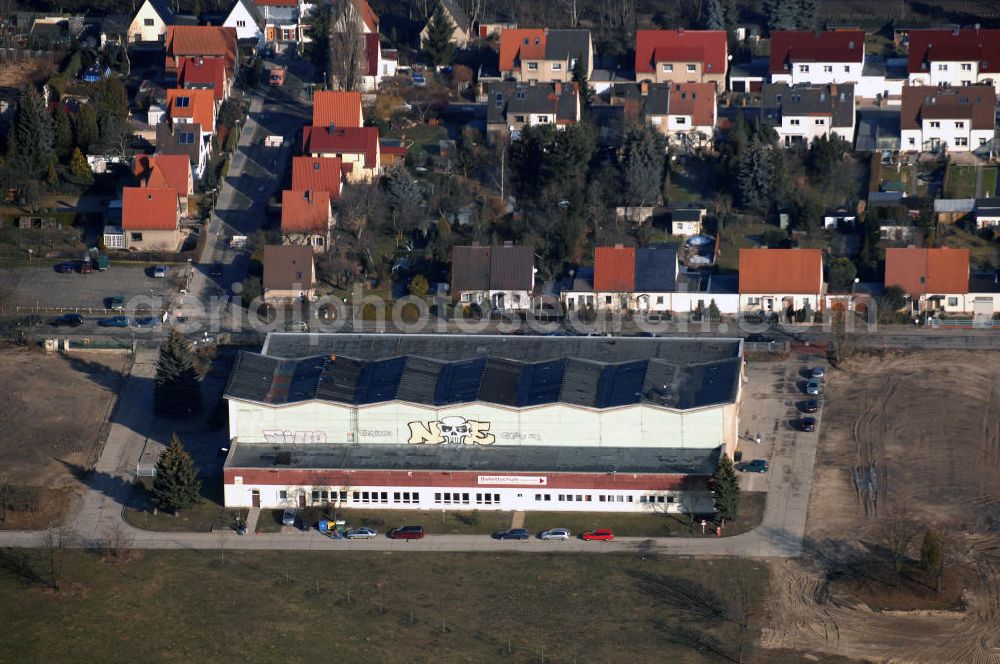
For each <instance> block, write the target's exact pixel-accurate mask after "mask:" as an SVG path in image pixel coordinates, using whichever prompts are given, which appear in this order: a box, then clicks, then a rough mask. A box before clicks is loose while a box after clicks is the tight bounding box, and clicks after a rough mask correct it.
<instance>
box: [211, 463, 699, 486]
mask: <svg viewBox="0 0 1000 664" xmlns="http://www.w3.org/2000/svg"><path fill="white" fill-rule="evenodd" d="M223 475H224V478H225V483H226V484H236V477H240V478H242V480H241V483H242V484H244V485H253V486H346V487H362V486H364V487H382V486H384V487H470V488H475V487H478V488H524V489H531V488H536V489H538V488H544V489H605V490H609V491H610V490H620V491H627V490H643V491H697V490H704V489H706V488H707V487H708V478H707V477H705V476H695V475H677V474H665V473H664V474H656V473H636V474H633V473H617V474H611V473H529V472H521V473H496V472H494V473H488V472H485V471H484V472H468V471H462V472H447V471H420V470H413V471H406V470H319V469H278V468H226V469H225V470H224V471H223ZM481 475H490V476H493V477H496V476H501V477H502V476H505V475H518V476H525V475H527V476H530V477H544V478H545V479H546V483H545V484H479V482H478V478H479V476H481Z"/></svg>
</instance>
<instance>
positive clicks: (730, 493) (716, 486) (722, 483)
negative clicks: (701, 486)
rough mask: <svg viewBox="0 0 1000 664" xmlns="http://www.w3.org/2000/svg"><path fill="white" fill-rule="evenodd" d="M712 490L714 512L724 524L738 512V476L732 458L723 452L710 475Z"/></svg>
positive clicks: (737, 514)
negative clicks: (713, 472)
mask: <svg viewBox="0 0 1000 664" xmlns="http://www.w3.org/2000/svg"><path fill="white" fill-rule="evenodd" d="M712 484H713V486H712V491H713V492H714V494H715V514H716V516H717V517H718V518H719V519H720V520H721V523H722V524H723V525H724V524H725V523H726V521H732V520H733V519H735V518H736V517H737V516H739V513H740V478H739V476H738V475H737V474H736V468H734V467H733V460H732V459H730V458H729V457H728V456H726V454H725V453H723V454H722V456H720V457H719V465H718V466H717V467H716V469H715V474H714V475H712Z"/></svg>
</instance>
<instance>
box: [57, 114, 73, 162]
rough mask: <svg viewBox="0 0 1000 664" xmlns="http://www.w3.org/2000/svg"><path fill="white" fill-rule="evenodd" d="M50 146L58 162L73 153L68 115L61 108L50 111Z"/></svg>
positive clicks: (71, 128)
mask: <svg viewBox="0 0 1000 664" xmlns="http://www.w3.org/2000/svg"><path fill="white" fill-rule="evenodd" d="M52 137H53V138H52V141H53V143H52V146H53V148H54V149H55V151H56V156H58V157H59V160H60V161H65V160H66V159H68V158H69V156H70V154H72V152H73V127H72V125H71V124H70V121H69V115H67V113H66V109H64V108H63V107H62V106H58V107H56V109H55V110H53V111H52Z"/></svg>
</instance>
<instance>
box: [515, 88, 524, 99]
mask: <svg viewBox="0 0 1000 664" xmlns="http://www.w3.org/2000/svg"><path fill="white" fill-rule="evenodd" d="M515 96H516V97H517V98H518V99H524V90H518V91H517V94H516V95H515Z"/></svg>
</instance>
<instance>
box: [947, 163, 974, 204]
mask: <svg viewBox="0 0 1000 664" xmlns="http://www.w3.org/2000/svg"><path fill="white" fill-rule="evenodd" d="M975 195H976V167H975V166H955V165H953V164H948V172H947V174H946V175H945V182H944V197H945V198H973V197H974V196H975Z"/></svg>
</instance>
